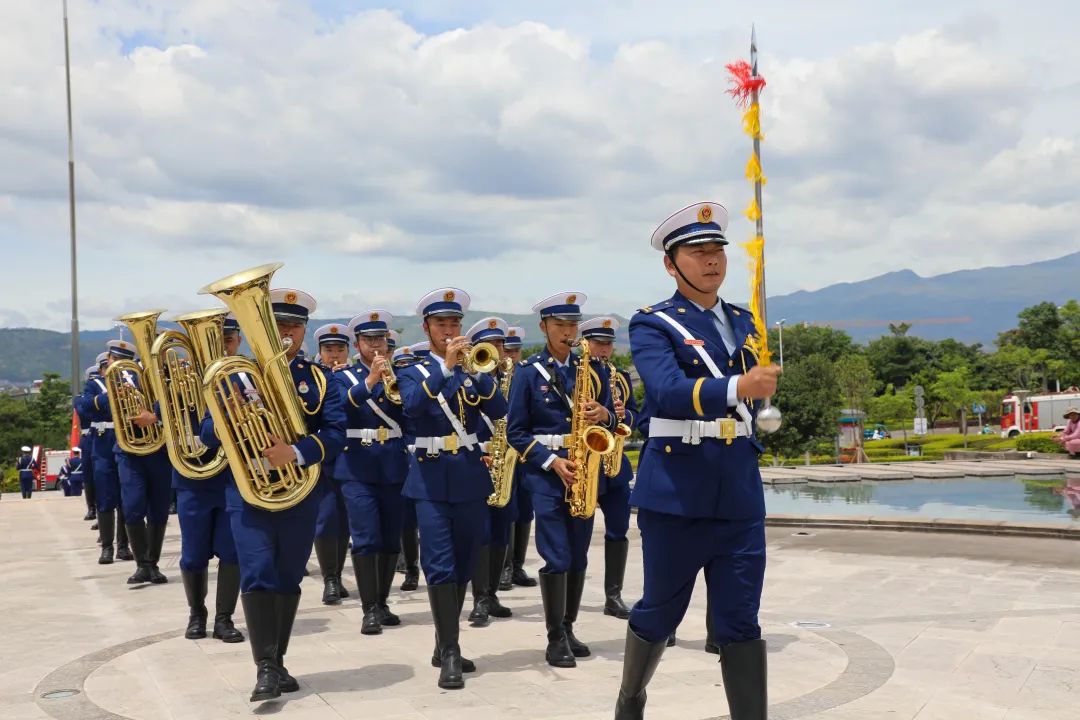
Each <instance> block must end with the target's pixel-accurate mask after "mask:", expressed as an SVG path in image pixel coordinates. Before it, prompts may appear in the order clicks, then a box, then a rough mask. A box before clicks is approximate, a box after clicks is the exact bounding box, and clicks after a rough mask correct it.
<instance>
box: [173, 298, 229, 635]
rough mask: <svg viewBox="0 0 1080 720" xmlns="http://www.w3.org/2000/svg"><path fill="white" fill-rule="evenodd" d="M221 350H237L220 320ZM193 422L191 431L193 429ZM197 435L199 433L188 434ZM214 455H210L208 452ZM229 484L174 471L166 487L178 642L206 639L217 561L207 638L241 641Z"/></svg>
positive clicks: (223, 478) (224, 478) (224, 475)
mask: <svg viewBox="0 0 1080 720" xmlns="http://www.w3.org/2000/svg"><path fill="white" fill-rule="evenodd" d="M222 348H223V350H224V353H225V355H226V356H230V357H231V356H233V355H236V354H237V352H239V350H240V325H239V324H238V323H237V322H236V319H235V318H233V317H232V316H228V317H226V318H225V323H224V327H223V328H222ZM198 420H199V419H196V423H195V424H196V425H198V424H199V423H198ZM192 429H193V430H194V431H196V432H198V430H199V428H198V427H194V428H192ZM207 452H208V454H210V455H212V454H214V452H215V450H208V451H207ZM232 484H233V479H232V473H231V472H230V471H229V469H228V468H225V469H224V470H222V471H221V472H219V473H218V474H217V475H214V476H213V477H210V478H206V479H205V480H193V479H191V478H188V477H185V476H184V475H183V474H182V473H180V472H179V471H178V470H176V468H173V472H172V485H173V489H174V490H175V491H176V510H177V512H176V518H177V521H178V522H179V523H180V579H181V580H182V581H183V583H184V595H185V597H186V598H187V604H188V624H187V629H186V630H185V631H184V637H185V638H187V639H188V640H199V639H202V638H205V637H206V620H207V617H208V612H207V609H206V593H207V588H208V585H209V583H208V568H209V567H210V558H212V557H214V556H215V555H216V556H217V558H218V569H217V589H216V591H215V592H216V597H215V600H216V603H215V606H214V629H213V631H212V633H213V637H214V638H215V639H217V640H221V641H222V642H226V643H238V642H243V641H244V635H243V634H242V633H241V632H240V631H239V630H237V629H236V626H235V625H233V619H232V616H233V613H234V612H236V600H237V598H238V597H239V596H240V566H239V564H238V559H237V555H236V542H235V541H234V540H233V533H232V526H231V525H230V524H229V515H228V513H227V512H226V509H225V492H226V488H227V487H229V486H231V485H232Z"/></svg>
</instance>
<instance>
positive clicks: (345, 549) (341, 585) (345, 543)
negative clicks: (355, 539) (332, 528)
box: [337, 535, 349, 600]
mask: <svg viewBox="0 0 1080 720" xmlns="http://www.w3.org/2000/svg"><path fill="white" fill-rule="evenodd" d="M337 549H338V554H337V579H338V595H339V596H340V597H341V599H342V600H344V599H345V598H347V597H349V591H348V590H347V589H345V580H344V579H343V573H344V572H345V561H346V560H348V559H349V536H348V535H339V536H338V548H337Z"/></svg>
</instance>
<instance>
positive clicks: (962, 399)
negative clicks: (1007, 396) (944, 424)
mask: <svg viewBox="0 0 1080 720" xmlns="http://www.w3.org/2000/svg"><path fill="white" fill-rule="evenodd" d="M930 394H931V395H932V396H933V397H934V398H935V399H936V400H937V401H938V402H939V403H940V407H941V411H942V412H943V413H945V414H948V415H950V416H952V417H954V418H957V419H958V420H959V422H960V429H961V432H963V433H964V435H967V422H966V420H967V414H968V412H969V410H970V408H971V405H972V403H974V402H976V401H978V400H979V394H978V393H977V392H975V391H974V390H972V389H971V381H970V373H969V371H968V369H967V368H966V367H959V368H957V369H955V370H947V371H945V372H942V373H938V376H937V378H936V379H935V380H934V382H933V383H932V385H931V387H930ZM964 444H965V446H966V445H967V441H966V439H965V443H964Z"/></svg>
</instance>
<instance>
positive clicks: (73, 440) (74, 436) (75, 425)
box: [68, 410, 80, 455]
mask: <svg viewBox="0 0 1080 720" xmlns="http://www.w3.org/2000/svg"><path fill="white" fill-rule="evenodd" d="M79 435H80V432H79V414H78V413H77V412H75V411H74V410H72V411H71V437H69V438H68V445H70V447H69V448H68V449H69V450H74V449H75V448H77V447H79ZM71 454H72V455H74V454H75V453H74V452H72V453H71Z"/></svg>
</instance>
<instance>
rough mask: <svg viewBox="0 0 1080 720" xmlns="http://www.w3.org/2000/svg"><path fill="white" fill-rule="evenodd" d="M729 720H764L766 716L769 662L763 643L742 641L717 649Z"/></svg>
mask: <svg viewBox="0 0 1080 720" xmlns="http://www.w3.org/2000/svg"><path fill="white" fill-rule="evenodd" d="M720 666H721V668H723V673H724V692H725V693H726V694H727V701H728V710H729V711H730V712H731V720H766V718H768V716H769V697H768V661H767V660H766V655H765V641H764V640H744V641H743V642H737V643H730V644H728V645H724V646H723V647H721V648H720Z"/></svg>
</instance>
